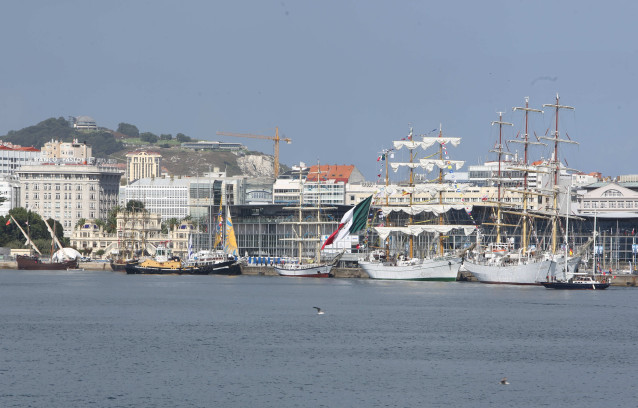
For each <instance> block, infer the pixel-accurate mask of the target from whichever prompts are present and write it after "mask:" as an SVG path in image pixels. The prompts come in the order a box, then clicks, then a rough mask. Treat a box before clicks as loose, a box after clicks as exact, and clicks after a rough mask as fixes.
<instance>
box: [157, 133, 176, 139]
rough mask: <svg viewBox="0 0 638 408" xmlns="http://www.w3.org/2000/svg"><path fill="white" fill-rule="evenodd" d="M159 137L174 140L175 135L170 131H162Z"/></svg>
mask: <svg viewBox="0 0 638 408" xmlns="http://www.w3.org/2000/svg"><path fill="white" fill-rule="evenodd" d="M159 138H160V140H172V139H173V135H171V134H170V133H168V134H164V133H162V134H161V135H160V137H159Z"/></svg>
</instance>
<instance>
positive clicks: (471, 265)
mask: <svg viewBox="0 0 638 408" xmlns="http://www.w3.org/2000/svg"><path fill="white" fill-rule="evenodd" d="M463 266H464V267H465V269H467V270H468V271H469V272H471V273H472V275H473V276H474V277H475V278H476V279H477V280H478V281H479V282H482V283H496V284H506V285H540V284H541V282H545V281H547V276H552V275H553V274H554V271H555V269H556V262H554V261H552V260H542V261H538V262H528V263H521V264H516V265H489V264H482V263H475V262H472V261H467V260H466V261H465V262H464V263H463Z"/></svg>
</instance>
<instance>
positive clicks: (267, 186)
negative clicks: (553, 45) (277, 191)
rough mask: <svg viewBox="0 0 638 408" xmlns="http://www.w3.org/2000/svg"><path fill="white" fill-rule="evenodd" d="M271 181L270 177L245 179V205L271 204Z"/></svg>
mask: <svg viewBox="0 0 638 408" xmlns="http://www.w3.org/2000/svg"><path fill="white" fill-rule="evenodd" d="M272 193H273V181H272V178H270V177H250V178H246V196H245V198H244V202H245V203H246V204H254V205H264V204H271V203H272V202H273V194H272Z"/></svg>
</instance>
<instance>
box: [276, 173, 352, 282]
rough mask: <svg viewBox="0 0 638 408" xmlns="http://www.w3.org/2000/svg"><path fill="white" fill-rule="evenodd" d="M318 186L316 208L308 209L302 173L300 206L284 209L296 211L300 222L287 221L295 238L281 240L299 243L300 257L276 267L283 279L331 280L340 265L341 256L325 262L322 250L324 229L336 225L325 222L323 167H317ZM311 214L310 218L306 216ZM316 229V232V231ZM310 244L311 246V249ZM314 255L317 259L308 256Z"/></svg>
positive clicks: (300, 178)
mask: <svg viewBox="0 0 638 408" xmlns="http://www.w3.org/2000/svg"><path fill="white" fill-rule="evenodd" d="M317 168H318V170H317V173H318V174H317V182H318V188H319V194H318V195H317V200H316V201H317V202H316V205H312V204H308V205H304V194H303V182H302V171H301V166H300V171H299V205H297V206H294V207H284V209H286V210H296V211H297V220H295V221H286V222H284V223H283V224H289V225H291V226H292V230H293V233H294V235H295V236H293V237H291V238H281V240H282V241H289V242H296V243H297V247H296V255H295V256H294V257H292V258H293V259H294V260H292V261H291V262H286V263H283V264H277V265H275V266H274V269H275V272H277V274H278V275H279V276H293V277H303V278H330V277H332V276H333V274H332V273H331V271H332V268H333V267H334V265H335V264H336V262H337V261H338V259H339V257H340V256H337V257H335V258H333V259H332V261H331V262H322V261H321V250H320V249H319V243H320V242H321V226H322V225H324V224H334V223H333V222H328V221H323V220H322V219H321V210H322V208H323V209H324V210H325V209H328V208H329V207H322V206H321V175H320V173H321V167H320V166H317ZM304 214H307V216H304ZM313 227H315V228H313ZM309 244H310V245H309ZM308 254H313V255H314V256H313V257H311V256H304V255H308Z"/></svg>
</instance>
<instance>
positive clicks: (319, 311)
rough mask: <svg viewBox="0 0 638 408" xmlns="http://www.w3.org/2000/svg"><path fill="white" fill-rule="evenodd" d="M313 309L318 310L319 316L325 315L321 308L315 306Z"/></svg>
mask: <svg viewBox="0 0 638 408" xmlns="http://www.w3.org/2000/svg"><path fill="white" fill-rule="evenodd" d="M312 308H313V309H317V314H323V310H321V308H320V307H317V306H313V307H312Z"/></svg>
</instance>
